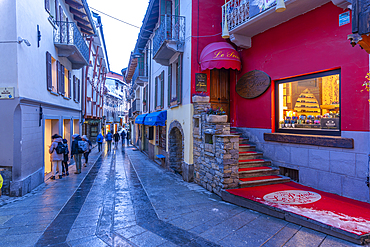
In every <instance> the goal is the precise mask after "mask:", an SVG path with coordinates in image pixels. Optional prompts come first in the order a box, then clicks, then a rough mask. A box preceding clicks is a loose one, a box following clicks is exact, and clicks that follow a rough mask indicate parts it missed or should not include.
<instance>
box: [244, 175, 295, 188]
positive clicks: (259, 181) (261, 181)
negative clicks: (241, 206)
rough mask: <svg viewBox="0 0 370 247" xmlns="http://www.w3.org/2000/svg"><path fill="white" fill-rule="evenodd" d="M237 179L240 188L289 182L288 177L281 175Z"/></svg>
mask: <svg viewBox="0 0 370 247" xmlns="http://www.w3.org/2000/svg"><path fill="white" fill-rule="evenodd" d="M239 180H240V181H239V187H240V188H245V187H254V186H262V185H269V184H279V183H286V182H290V178H288V177H285V176H282V175H272V176H260V177H251V178H239Z"/></svg>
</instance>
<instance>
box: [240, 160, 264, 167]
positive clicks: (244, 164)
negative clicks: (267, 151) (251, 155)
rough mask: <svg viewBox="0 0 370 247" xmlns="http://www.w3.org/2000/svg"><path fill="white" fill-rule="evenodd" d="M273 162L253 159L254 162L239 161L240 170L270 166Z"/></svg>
mask: <svg viewBox="0 0 370 247" xmlns="http://www.w3.org/2000/svg"><path fill="white" fill-rule="evenodd" d="M270 165H271V161H269V160H265V159H253V160H243V161H240V160H239V168H250V167H260V166H270Z"/></svg>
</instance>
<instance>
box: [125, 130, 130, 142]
mask: <svg viewBox="0 0 370 247" xmlns="http://www.w3.org/2000/svg"><path fill="white" fill-rule="evenodd" d="M126 139H127V146H129V145H130V139H131V131H129V130H128V131H127V135H126Z"/></svg>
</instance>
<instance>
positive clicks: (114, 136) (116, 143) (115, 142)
mask: <svg viewBox="0 0 370 247" xmlns="http://www.w3.org/2000/svg"><path fill="white" fill-rule="evenodd" d="M113 138H114V147H115V148H117V146H118V143H119V134H118V132H116V133H114V135H113Z"/></svg>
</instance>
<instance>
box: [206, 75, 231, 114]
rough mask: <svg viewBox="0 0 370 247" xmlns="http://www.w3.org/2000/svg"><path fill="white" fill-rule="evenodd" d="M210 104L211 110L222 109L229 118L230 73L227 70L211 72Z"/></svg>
mask: <svg viewBox="0 0 370 247" xmlns="http://www.w3.org/2000/svg"><path fill="white" fill-rule="evenodd" d="M210 79H211V85H210V88H211V90H210V91H211V92H210V102H211V106H212V108H218V107H220V108H221V107H222V109H223V110H224V111H225V112H226V115H228V119H230V117H229V113H230V81H229V80H230V71H229V70H227V69H213V70H211V78H210Z"/></svg>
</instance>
